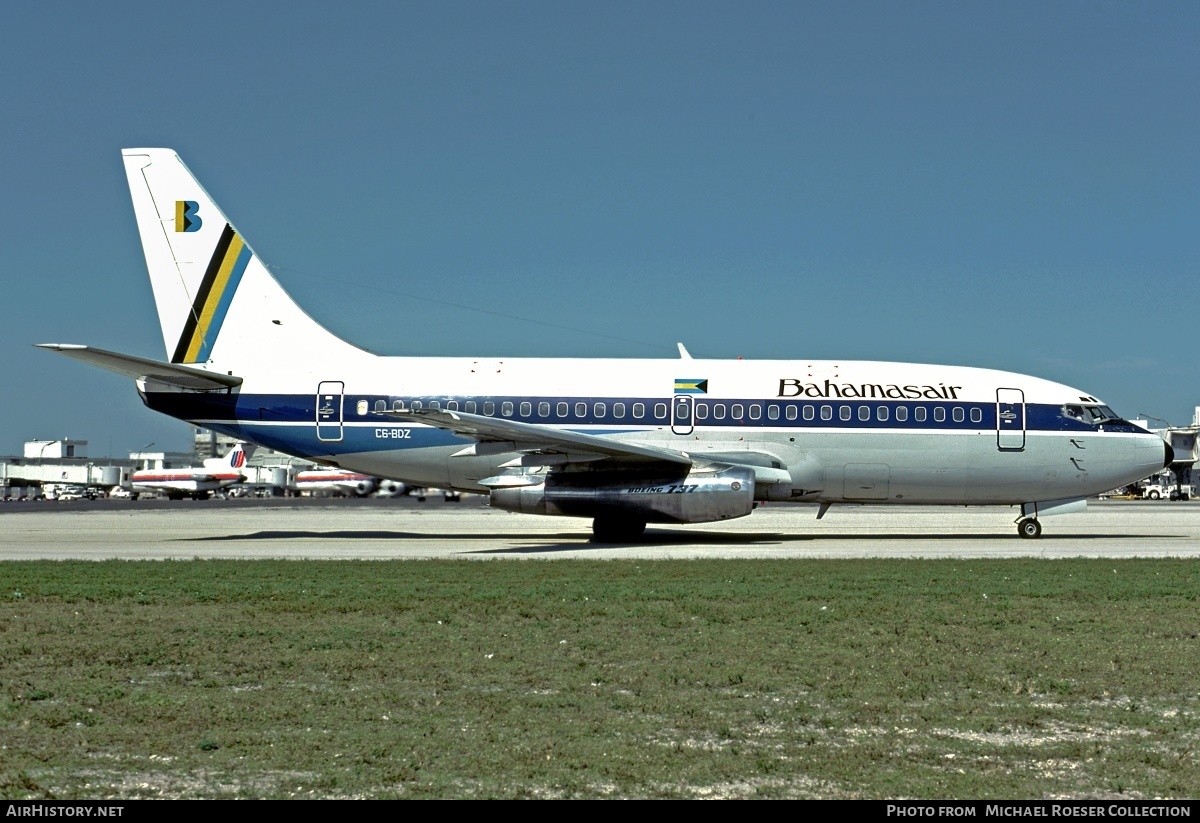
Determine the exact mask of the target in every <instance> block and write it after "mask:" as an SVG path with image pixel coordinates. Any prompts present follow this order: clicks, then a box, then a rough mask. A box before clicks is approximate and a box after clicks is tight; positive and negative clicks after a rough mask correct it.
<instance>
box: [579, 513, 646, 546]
mask: <svg viewBox="0 0 1200 823" xmlns="http://www.w3.org/2000/svg"><path fill="white" fill-rule="evenodd" d="M645 530H646V521H645V520H639V519H637V518H631V517H613V516H611V515H610V516H607V517H597V518H596V519H595V520H593V521H592V540H594V541H595V542H597V543H629V542H630V541H633V540H637V539H638V538H639V537H641V536H642V532H644V531H645Z"/></svg>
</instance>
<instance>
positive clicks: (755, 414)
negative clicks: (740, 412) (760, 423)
mask: <svg viewBox="0 0 1200 823" xmlns="http://www.w3.org/2000/svg"><path fill="white" fill-rule="evenodd" d="M760 417H762V406H760V405H758V404H757V403H752V404H751V405H750V419H751V420H757V419H758V418H760Z"/></svg>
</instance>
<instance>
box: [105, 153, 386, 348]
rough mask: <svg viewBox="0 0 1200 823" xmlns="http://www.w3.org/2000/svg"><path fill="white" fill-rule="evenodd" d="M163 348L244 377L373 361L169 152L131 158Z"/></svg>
mask: <svg viewBox="0 0 1200 823" xmlns="http://www.w3.org/2000/svg"><path fill="white" fill-rule="evenodd" d="M121 154H122V155H123V157H124V160H125V173H126V175H127V176H128V178H129V193H130V195H131V196H132V198H133V211H134V214H135V216H136V218H137V224H138V231H139V232H140V233H141V237H142V249H143V251H144V252H145V254H146V267H147V269H148V270H149V272H150V283H151V285H152V286H153V288H154V301H155V303H156V304H157V306H158V320H159V324H160V326H161V327H162V334H163V344H164V345H165V346H166V350H167V357H168V358H169V359H170V361H171V362H172V363H183V364H197V365H203V364H215V365H219V367H221V368H233V369H241V368H244V366H245V365H246V364H249V363H256V362H276V363H278V357H279V354H280V353H281V352H286V353H287V354H288V355H289V356H294V355H301V356H304V355H316V354H318V353H319V354H321V355H322V356H326V355H329V356H338V357H347V356H350V357H356V356H365V355H366V354H367V353H366V352H364V351H363V350H361V349H358V348H355V347H354V346H351V345H350V344H349V343H346V342H345V341H343V340H342V339H341V338H339V337H337V336H336V335H334V334H333V333H332V332H330V331H328V330H327V329H325V328H323V327H322V326H321V325H320V324H318V323H317V322H316V321H315V320H313V319H312V318H311V317H309V316H308V315H307V314H305V313H304V311H303V310H302V309H301V308H300V307H299V306H297V305H296V303H295V302H294V301H293V300H292V298H291V297H289V296H288V294H287V292H285V291H284V290H283V288H282V287H281V286H280V285H279V283H278V282H277V281H276V280H275V278H274V277H272V276H271V274H270V272H268V271H267V268H266V266H264V265H263V263H262V261H261V260H260V259H259V258H258V256H257V255H255V254H254V251H253V250H252V249H251V248H250V246H249V244H247V243H246V241H245V239H244V238H243V237H242V235H241V233H240V232H238V231H237V230H236V229H235V228H234V227H233V225H232V224H231V223H230V222H229V220H228V219H227V218H226V217H225V215H224V214H223V213H222V212H221V210H220V209H219V208H218V207H217V204H216V202H215V201H214V200H213V199H212V198H211V197H209V195H208V192H206V191H205V190H204V188H203V187H202V186H201V185H200V183H199V182H197V180H196V178H195V177H194V176H193V175H192V173H191V172H190V171H188V168H187V166H185V165H184V164H183V161H182V160H180V159H179V156H178V155H177V154H175V152H174V151H172V150H170V149H123V150H122V151H121Z"/></svg>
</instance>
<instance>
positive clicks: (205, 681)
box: [0, 560, 1200, 799]
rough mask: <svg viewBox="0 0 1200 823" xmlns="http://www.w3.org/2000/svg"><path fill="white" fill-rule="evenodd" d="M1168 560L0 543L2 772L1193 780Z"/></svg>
mask: <svg viewBox="0 0 1200 823" xmlns="http://www.w3.org/2000/svg"><path fill="white" fill-rule="evenodd" d="M1198 592H1200V566H1197V565H1196V564H1195V563H1194V562H1189V561H1180V560H1139V561H1116V562H1113V561H1096V560H1057V561H1046V560H1040V561H1039V560H984V561H979V560H971V561H966V562H960V561H919V560H897V561H883V560H872V561H865V560H849V561H795V560H788V561H746V560H712V561H708V560H693V561H678V562H677V561H602V562H592V561H561V560H556V561H544V562H543V561H521V562H492V563H466V562H458V561H447V562H320V561H291V562H286V561H280V562H273V561H252V562H244V561H192V562H161V563H151V562H106V563H53V562H29V563H6V564H3V565H0V675H2V677H3V689H4V690H3V695H0V796H3V797H6V798H44V797H58V798H155V797H201V798H224V797H371V798H386V797H420V798H434V797H441V798H451V797H453V798H476V797H504V798H510V797H511V798H519V797H531V798H556V797H802V798H901V797H909V798H913V797H915V798H930V799H932V798H989V799H990V798H1109V797H1112V798H1149V797H1169V798H1180V797H1195V796H1196V795H1197V793H1198V787H1200V752H1198V744H1200V714H1198V711H1200V703H1198V700H1200V599H1198Z"/></svg>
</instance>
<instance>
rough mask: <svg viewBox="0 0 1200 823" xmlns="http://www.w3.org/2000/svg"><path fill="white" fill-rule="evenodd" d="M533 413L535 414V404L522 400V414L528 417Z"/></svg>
mask: <svg viewBox="0 0 1200 823" xmlns="http://www.w3.org/2000/svg"><path fill="white" fill-rule="evenodd" d="M531 414H533V404H532V403H529V402H527V401H524V400H522V401H521V416H522V417H528V416H529V415H531Z"/></svg>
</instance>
